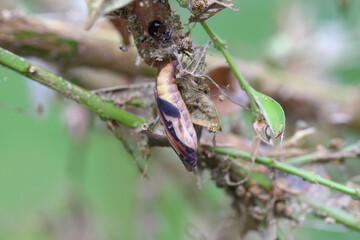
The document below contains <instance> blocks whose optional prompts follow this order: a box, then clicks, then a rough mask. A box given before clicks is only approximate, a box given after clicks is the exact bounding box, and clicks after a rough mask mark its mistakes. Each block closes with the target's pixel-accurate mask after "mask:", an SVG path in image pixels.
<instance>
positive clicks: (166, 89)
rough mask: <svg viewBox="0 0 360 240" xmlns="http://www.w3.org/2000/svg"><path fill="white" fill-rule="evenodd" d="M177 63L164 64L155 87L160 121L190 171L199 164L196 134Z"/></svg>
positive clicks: (161, 66)
mask: <svg viewBox="0 0 360 240" xmlns="http://www.w3.org/2000/svg"><path fill="white" fill-rule="evenodd" d="M176 66H177V62H176V61H173V62H170V63H163V64H160V66H159V72H158V76H157V79H156V87H155V88H154V93H155V101H156V105H157V109H158V112H159V116H160V120H161V122H162V123H163V125H164V128H165V133H166V136H167V138H168V139H169V142H170V144H171V146H172V148H173V149H174V151H175V152H176V154H177V155H178V156H179V157H180V159H181V161H182V163H183V164H184V165H185V167H186V169H187V170H188V171H192V170H193V169H194V168H195V166H196V164H197V156H196V152H197V136H196V132H195V129H194V126H193V123H192V121H191V117H190V114H189V111H188V110H187V108H186V105H185V103H184V101H183V99H182V97H181V95H180V92H179V90H178V87H177V85H176V79H175V70H176Z"/></svg>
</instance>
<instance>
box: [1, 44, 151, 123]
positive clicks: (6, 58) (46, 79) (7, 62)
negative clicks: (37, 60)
mask: <svg viewBox="0 0 360 240" xmlns="http://www.w3.org/2000/svg"><path fill="white" fill-rule="evenodd" d="M0 65H3V66H4V67H7V68H9V69H11V70H13V71H15V72H17V73H19V74H21V75H23V76H25V77H28V78H30V79H32V80H34V81H36V82H39V83H41V84H43V85H45V86H48V87H50V88H51V89H53V90H55V91H57V92H59V93H61V94H63V95H64V96H66V97H68V98H71V99H73V100H75V101H76V102H78V103H80V104H82V105H84V106H85V107H87V108H89V109H90V110H91V111H93V112H95V113H97V114H98V115H99V116H100V117H101V118H102V119H114V120H116V121H118V122H120V123H122V124H124V125H126V126H129V127H132V128H137V127H139V126H140V125H141V124H143V123H145V121H144V120H143V119H141V118H139V117H137V116H135V115H133V114H131V113H128V112H126V111H123V110H121V109H119V108H117V107H115V106H114V105H112V104H110V103H107V102H105V101H104V100H103V99H102V98H101V97H99V96H97V95H95V94H93V93H91V92H89V91H87V90H85V89H83V88H81V87H79V86H77V85H75V84H73V83H71V82H69V81H67V80H65V79H63V78H61V77H59V76H57V75H55V74H53V73H51V72H49V71H47V70H45V69H44V68H42V67H40V66H38V65H35V64H32V63H30V62H29V61H27V60H25V59H23V58H21V57H19V56H17V55H15V54H13V53H11V52H9V51H7V50H5V49H3V48H0Z"/></svg>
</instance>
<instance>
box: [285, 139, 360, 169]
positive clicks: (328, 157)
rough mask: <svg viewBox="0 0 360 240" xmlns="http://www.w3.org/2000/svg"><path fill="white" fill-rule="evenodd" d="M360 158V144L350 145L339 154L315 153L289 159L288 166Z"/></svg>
mask: <svg viewBox="0 0 360 240" xmlns="http://www.w3.org/2000/svg"><path fill="white" fill-rule="evenodd" d="M355 157H360V142H359V143H356V144H353V145H350V146H348V147H346V148H344V149H343V150H341V151H339V152H324V153H322V152H314V153H310V154H307V155H303V156H298V157H294V158H290V159H287V160H286V161H284V163H286V164H291V165H297V164H307V163H324V162H329V161H333V160H341V159H346V158H355Z"/></svg>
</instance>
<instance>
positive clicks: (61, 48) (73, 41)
mask: <svg viewBox="0 0 360 240" xmlns="http://www.w3.org/2000/svg"><path fill="white" fill-rule="evenodd" d="M114 33H116V32H115V31H106V30H105V31H104V30H102V31H99V30H98V31H97V32H96V30H94V31H92V32H86V31H84V30H83V29H80V28H78V27H76V26H74V24H70V23H68V24H67V23H64V22H56V21H53V20H48V19H46V20H40V19H36V18H31V17H22V16H19V15H16V14H13V13H10V12H9V11H7V10H0V46H1V47H3V48H5V49H8V50H10V51H12V52H14V53H16V54H19V55H22V56H38V57H41V58H43V59H47V60H52V61H57V62H59V63H63V64H66V65H69V66H71V67H74V66H81V65H86V66H91V67H98V68H107V69H110V70H112V71H115V72H120V73H125V74H128V75H138V74H141V75H143V76H144V75H145V76H154V75H155V71H154V69H152V68H150V67H147V66H146V65H145V64H144V63H143V64H140V65H139V67H136V66H135V62H136V58H137V56H138V54H137V51H136V50H135V49H134V48H132V49H129V50H128V51H127V52H126V53H123V52H122V51H120V50H119V44H120V41H119V40H118V38H119V36H118V35H116V34H114Z"/></svg>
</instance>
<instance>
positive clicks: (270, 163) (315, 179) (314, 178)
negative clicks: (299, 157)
mask: <svg viewBox="0 0 360 240" xmlns="http://www.w3.org/2000/svg"><path fill="white" fill-rule="evenodd" d="M215 152H216V153H218V154H222V155H228V156H231V157H234V158H243V159H246V160H251V155H250V153H247V152H243V151H241V150H238V149H235V148H220V147H219V148H216V149H215ZM255 161H256V162H257V163H260V164H262V165H265V166H267V167H270V168H275V169H279V170H281V171H284V172H287V173H290V174H292V175H295V176H298V177H301V178H303V179H304V180H306V181H308V182H310V183H319V184H321V185H324V186H326V187H329V188H332V189H334V190H337V191H340V192H343V193H345V194H347V195H350V196H352V197H353V198H355V199H360V190H359V189H354V188H350V187H346V186H344V185H342V184H340V183H336V182H333V181H331V180H328V179H325V178H323V177H320V176H318V175H316V174H315V173H313V172H309V171H306V170H304V169H301V168H297V167H294V166H291V165H288V164H286V163H282V162H276V161H275V160H273V159H271V158H267V157H260V156H258V157H256V159H255Z"/></svg>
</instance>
